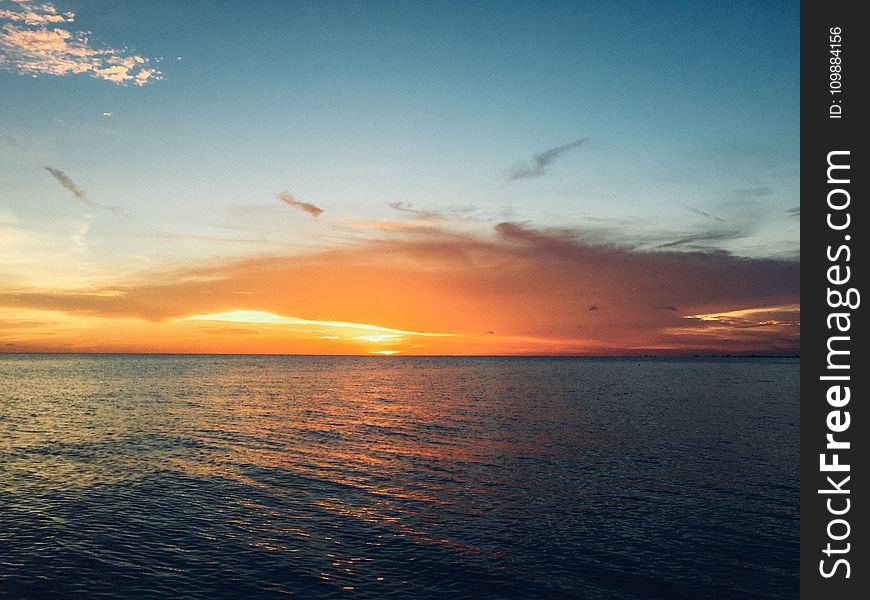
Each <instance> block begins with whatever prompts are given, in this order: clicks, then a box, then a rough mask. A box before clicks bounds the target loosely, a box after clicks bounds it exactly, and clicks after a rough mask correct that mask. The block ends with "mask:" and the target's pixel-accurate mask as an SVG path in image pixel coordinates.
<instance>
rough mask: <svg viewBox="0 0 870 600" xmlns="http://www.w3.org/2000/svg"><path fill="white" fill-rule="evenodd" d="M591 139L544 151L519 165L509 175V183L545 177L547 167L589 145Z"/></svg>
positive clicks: (583, 139)
mask: <svg viewBox="0 0 870 600" xmlns="http://www.w3.org/2000/svg"><path fill="white" fill-rule="evenodd" d="M588 141H589V138H580V139H577V140H574V141H573V142H568V143H567V144H562V145H561V146H556V147H555V148H550V149H549V150H544V151H543V152H539V153H538V154H535V155H534V156H533V157H532V159H531V160H530V161H528V162H526V163H523V164H521V165H518V166H516V167H514V169H512V170H511V172H510V173H508V181H517V180H519V179H530V178H532V177H540V176H542V175H545V174H546V172H547V167H548V166H550V165H551V164H552V163H553V162H554V161H555V160H556V159H557V158H559V157H560V156H562V155H563V154H565V153H566V152H568V151H569V150H573V149H574V148H577V147H578V146H582V145H583V144H585V143H587V142H588Z"/></svg>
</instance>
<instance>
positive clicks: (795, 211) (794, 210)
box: [786, 206, 801, 217]
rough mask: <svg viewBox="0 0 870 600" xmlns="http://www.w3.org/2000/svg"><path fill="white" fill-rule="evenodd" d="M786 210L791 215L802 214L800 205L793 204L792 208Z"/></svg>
mask: <svg viewBox="0 0 870 600" xmlns="http://www.w3.org/2000/svg"><path fill="white" fill-rule="evenodd" d="M786 212H787V213H788V214H789V216H791V217H799V216H801V207H800V206H793V207H791V208H790V209H788V210H787V211H786Z"/></svg>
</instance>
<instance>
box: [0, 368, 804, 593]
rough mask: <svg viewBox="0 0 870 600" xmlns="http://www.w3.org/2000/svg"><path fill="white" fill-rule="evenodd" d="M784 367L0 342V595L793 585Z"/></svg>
mask: <svg viewBox="0 0 870 600" xmlns="http://www.w3.org/2000/svg"><path fill="white" fill-rule="evenodd" d="M798 372H799V361H798V359H773V358H771V359H763V358H694V359H661V358H657V359H649V358H465V357H462V358H458V357H452V358H442V357H437V358H436V357H431V358H429V357H419V358H417V357H415V358H412V357H396V356H392V357H313V356H189V355H165V356H164V355H141V356H140V355H25V354H8V355H0V598H15V599H26V598H50V597H60V598H101V597H103V598H137V599H138V598H160V599H162V598H167V599H169V598H173V599H175V598H191V599H198V598H202V599H209V600H217V599H222V598H287V597H295V598H365V599H368V598H409V599H415V598H436V597H437V598H479V599H483V598H527V599H533V598H580V599H608V600H613V599H678V598H692V599H695V598H727V599H735V598H768V599H774V598H795V597H797V595H798V553H799V544H798V542H799V537H798V523H799V520H798V508H799V506H798V484H799V481H798V437H799V431H798V430H799V387H798V383H799V382H798Z"/></svg>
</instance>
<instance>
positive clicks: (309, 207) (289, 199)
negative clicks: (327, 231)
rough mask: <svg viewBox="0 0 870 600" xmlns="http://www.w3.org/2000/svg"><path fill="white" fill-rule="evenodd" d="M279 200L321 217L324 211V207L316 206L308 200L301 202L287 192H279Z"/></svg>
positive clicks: (313, 215)
mask: <svg viewBox="0 0 870 600" xmlns="http://www.w3.org/2000/svg"><path fill="white" fill-rule="evenodd" d="M278 200H280V201H281V202H283V203H284V204H286V205H287V206H290V207H293V208H298V209H299V210H302V211H305V212H307V213H308V214H309V215H311V216H312V217H319V216H320V214H321V213H322V212H323V209H322V208H320V207H319V206H315V205H313V204H310V203H308V202H301V201H299V200H297V199H296V198H294V197H293V196H291V195H290V194H288V193H287V192H282V193H280V194H278Z"/></svg>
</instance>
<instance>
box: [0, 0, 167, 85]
mask: <svg viewBox="0 0 870 600" xmlns="http://www.w3.org/2000/svg"><path fill="white" fill-rule="evenodd" d="M11 1H12V4H8V6H10V8H5V9H0V23H3V25H2V28H0V69H5V70H11V71H16V72H18V73H21V74H23V75H31V76H33V77H36V76H38V75H56V76H61V75H78V74H85V75H89V76H91V77H95V78H97V79H103V80H106V81H111V82H112V83H118V84H128V83H129V84H133V85H140V86H141V85H145V84H146V83H149V82H151V81H156V80H158V79H160V78H161V73H160V71H158V70H157V69H156V68H155V67H152V66H151V61H150V59H148V58H145V57H143V56H139V55H137V54H130V53H128V52H127V51H126V50H118V49H115V48H111V47H109V46H102V47H96V46H94V45H92V43H91V40H90V38H89V37H88V36H89V35H90V34H89V33H88V32H84V31H73V30H72V29H71V25H72V23H73V22H74V21H75V13H72V12H64V13H61V12H58V10H57V9H56V8H55V6H54V5H53V4H51V3H50V2H46V3H40V2H31V1H30V0H11Z"/></svg>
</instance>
